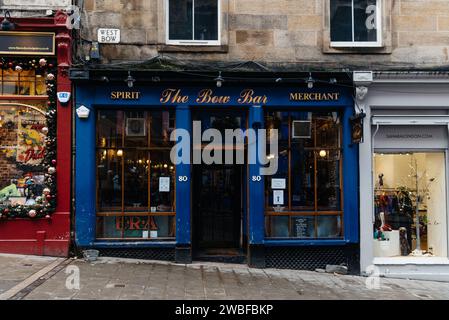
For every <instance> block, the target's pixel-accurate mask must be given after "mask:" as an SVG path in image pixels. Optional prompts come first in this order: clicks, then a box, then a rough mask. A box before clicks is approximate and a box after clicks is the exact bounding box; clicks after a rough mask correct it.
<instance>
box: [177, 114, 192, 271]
mask: <svg viewBox="0 0 449 320" xmlns="http://www.w3.org/2000/svg"><path fill="white" fill-rule="evenodd" d="M176 129H184V130H186V131H187V132H189V133H190V135H189V141H188V143H186V142H185V141H183V142H184V143H183V145H187V146H188V148H187V149H185V148H184V149H183V150H182V151H181V150H179V149H178V150H177V152H178V156H181V154H180V153H181V152H188V153H189V154H188V159H189V160H190V159H191V157H190V152H191V144H192V141H191V138H190V136H191V132H192V117H191V113H190V108H189V107H188V106H177V107H176ZM181 140H182V138H181V137H178V141H177V143H179V142H180V141H181ZM191 180H192V179H191V165H190V161H189V163H179V164H177V165H176V261H178V262H182V263H188V262H191V259H192V253H191V223H190V221H191V207H192V206H191V197H190V194H191Z"/></svg>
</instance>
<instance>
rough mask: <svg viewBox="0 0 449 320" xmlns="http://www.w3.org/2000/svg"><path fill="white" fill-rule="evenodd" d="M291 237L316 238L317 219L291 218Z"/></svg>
mask: <svg viewBox="0 0 449 320" xmlns="http://www.w3.org/2000/svg"><path fill="white" fill-rule="evenodd" d="M291 237H292V238H316V236H315V217H314V216H297V217H291Z"/></svg>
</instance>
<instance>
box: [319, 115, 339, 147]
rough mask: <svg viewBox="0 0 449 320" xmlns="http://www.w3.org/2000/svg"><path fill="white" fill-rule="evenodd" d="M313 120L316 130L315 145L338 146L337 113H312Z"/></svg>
mask: <svg viewBox="0 0 449 320" xmlns="http://www.w3.org/2000/svg"><path fill="white" fill-rule="evenodd" d="M313 120H314V123H315V127H316V128H315V130H316V147H318V148H339V147H340V120H339V118H338V117H337V114H336V113H334V115H332V113H320V114H314V116H313Z"/></svg>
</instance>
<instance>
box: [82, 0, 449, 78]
mask: <svg viewBox="0 0 449 320" xmlns="http://www.w3.org/2000/svg"><path fill="white" fill-rule="evenodd" d="M78 5H82V10H83V11H84V14H85V17H84V18H83V20H82V21H83V22H82V35H83V38H85V39H86V40H88V41H92V40H93V41H95V40H96V37H97V36H96V32H97V29H98V28H119V29H121V32H122V40H121V43H120V45H102V46H101V49H100V50H101V55H102V59H103V61H104V62H112V61H122V60H140V61H141V60H145V59H150V58H153V57H155V56H158V55H159V56H162V55H166V56H171V57H173V58H175V59H182V60H195V61H204V62H207V61H223V62H241V61H257V62H260V63H262V64H264V65H266V66H269V65H271V66H273V67H275V68H274V69H276V67H282V68H285V69H289V68H291V67H293V69H309V68H312V69H328V68H332V69H344V68H348V69H351V70H352V69H358V68H366V69H395V70H397V69H413V68H417V69H429V68H439V67H441V66H443V65H448V64H449V23H448V21H449V2H448V1H446V0H429V1H419V0H383V1H382V8H381V12H382V42H383V43H382V46H380V47H377V48H356V49H351V48H339V49H338V48H332V47H331V46H330V39H329V38H330V37H329V10H330V9H329V7H330V5H329V0H278V1H269V0H248V1H240V0H221V27H222V28H221V43H220V45H219V46H210V47H209V46H202V47H197V46H194V47H192V46H190V47H189V46H170V45H167V44H166V32H167V30H166V14H165V10H166V0H132V1H124V0H120V1H104V0H84V1H78ZM86 46H87V47H88V45H87V44H86ZM85 50H86V51H88V48H85Z"/></svg>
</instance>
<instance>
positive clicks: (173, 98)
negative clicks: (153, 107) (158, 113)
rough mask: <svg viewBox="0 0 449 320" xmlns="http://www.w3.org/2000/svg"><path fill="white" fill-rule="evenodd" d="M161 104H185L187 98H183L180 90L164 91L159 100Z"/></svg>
mask: <svg viewBox="0 0 449 320" xmlns="http://www.w3.org/2000/svg"><path fill="white" fill-rule="evenodd" d="M159 101H160V102H161V103H187V102H189V96H184V95H183V94H182V91H181V89H165V90H164V91H162V93H161V98H160V99H159Z"/></svg>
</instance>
